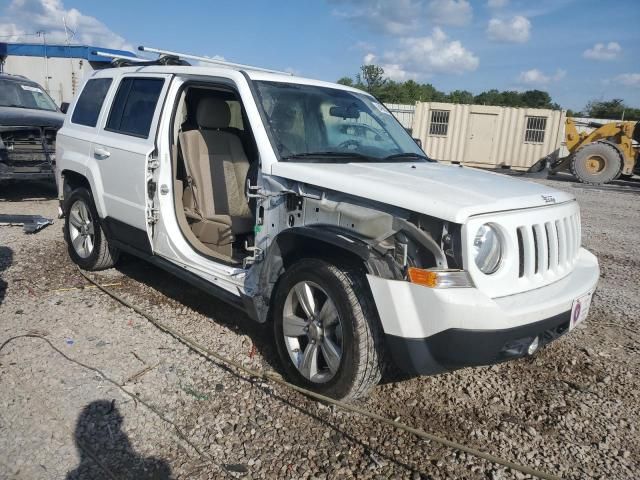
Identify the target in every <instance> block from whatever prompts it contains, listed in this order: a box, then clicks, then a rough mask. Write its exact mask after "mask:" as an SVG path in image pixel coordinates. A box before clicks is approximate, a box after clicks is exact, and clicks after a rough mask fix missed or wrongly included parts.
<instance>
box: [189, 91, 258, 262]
mask: <svg viewBox="0 0 640 480" xmlns="http://www.w3.org/2000/svg"><path fill="white" fill-rule="evenodd" d="M230 118H231V113H230V110H229V105H228V104H227V102H225V101H224V100H221V99H218V98H213V97H206V98H203V99H202V100H200V102H199V103H198V108H197V111H196V121H197V124H198V129H197V130H190V131H187V132H181V133H180V134H179V135H178V141H179V144H180V148H181V153H182V158H183V159H184V164H185V170H186V173H187V177H188V178H187V182H186V183H187V185H186V188H185V190H184V196H183V204H184V210H185V214H186V215H187V217H188V218H189V221H190V225H191V229H192V230H193V233H194V234H195V235H196V236H197V237H198V239H199V240H200V241H201V242H202V243H204V244H205V245H206V246H207V247H209V248H211V249H213V250H216V251H217V252H219V253H221V254H223V255H226V256H229V257H231V256H232V245H231V244H232V242H233V240H234V239H235V235H237V234H242V233H249V232H251V231H252V230H253V228H254V223H255V221H254V219H253V216H252V215H251V211H250V209H249V204H248V203H247V198H246V195H245V180H246V178H247V172H248V170H249V160H248V159H247V157H246V155H245V152H244V149H243V148H242V143H241V141H240V139H239V138H238V137H237V136H236V135H234V134H233V133H231V132H228V131H224V130H221V129H224V128H227V127H229V120H230Z"/></svg>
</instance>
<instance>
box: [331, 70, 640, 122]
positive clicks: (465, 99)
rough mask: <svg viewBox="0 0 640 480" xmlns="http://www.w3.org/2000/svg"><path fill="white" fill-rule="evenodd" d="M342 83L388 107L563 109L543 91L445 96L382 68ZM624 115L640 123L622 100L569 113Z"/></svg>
mask: <svg viewBox="0 0 640 480" xmlns="http://www.w3.org/2000/svg"><path fill="white" fill-rule="evenodd" d="M338 83H340V84H342V85H348V86H351V87H355V88H359V89H361V90H365V91H367V92H369V93H371V94H372V95H374V96H375V97H376V98H378V99H379V100H380V101H382V102H384V103H403V104H413V103H415V102H443V103H464V104H477V105H495V106H500V107H530V108H550V109H553V110H559V109H560V108H561V106H560V105H559V104H558V103H556V102H554V101H553V100H552V98H551V95H549V93H548V92H545V91H543V90H527V91H524V92H519V91H515V90H505V91H499V90H496V89H491V90H487V91H485V92H482V93H479V94H478V95H474V94H473V93H472V92H470V91H468V90H454V91H452V92H449V93H445V92H442V91H440V90H438V89H437V88H436V87H434V86H433V85H432V84H430V83H418V82H416V81H414V80H407V81H405V82H396V81H394V80H391V79H389V78H387V77H385V74H384V69H383V68H382V67H380V66H379V65H363V66H362V67H360V72H359V73H358V74H356V75H355V77H353V78H352V77H346V76H345V77H342V78H340V79H339V80H338ZM623 112H624V119H625V120H640V109H638V108H631V107H628V106H627V105H625V104H624V102H623V101H622V100H621V99H613V100H609V101H602V100H592V101H590V102H589V103H587V105H586V106H585V108H584V110H583V111H579V112H577V111H572V110H567V115H568V116H576V117H593V118H611V119H620V118H622V114H623Z"/></svg>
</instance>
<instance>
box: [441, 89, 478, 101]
mask: <svg viewBox="0 0 640 480" xmlns="http://www.w3.org/2000/svg"><path fill="white" fill-rule="evenodd" d="M447 101H449V102H451V103H463V104H471V103H473V93H471V92H469V91H467V90H454V91H453V92H451V93H450V94H449V95H447Z"/></svg>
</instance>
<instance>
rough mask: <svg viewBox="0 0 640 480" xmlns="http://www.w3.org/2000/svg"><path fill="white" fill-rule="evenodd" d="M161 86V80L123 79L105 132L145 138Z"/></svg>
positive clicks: (147, 134)
mask: <svg viewBox="0 0 640 480" xmlns="http://www.w3.org/2000/svg"><path fill="white" fill-rule="evenodd" d="M163 84H164V80H163V79H161V78H124V79H123V80H122V81H121V82H120V86H119V87H118V93H116V97H115V99H114V100H113V106H112V107H111V113H109V119H108V120H107V126H106V127H105V130H109V131H111V132H118V133H123V134H125V135H133V136H135V137H144V138H147V137H148V136H149V129H150V128H151V121H152V120H153V113H154V112H155V110H156V104H157V103H158V98H159V97H160V91H161V90H162V85H163Z"/></svg>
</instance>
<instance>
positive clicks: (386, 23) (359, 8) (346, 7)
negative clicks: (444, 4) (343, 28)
mask: <svg viewBox="0 0 640 480" xmlns="http://www.w3.org/2000/svg"><path fill="white" fill-rule="evenodd" d="M329 1H330V3H333V4H335V5H337V8H336V9H334V10H333V14H334V15H336V16H338V17H340V18H344V19H347V20H351V21H353V22H355V23H358V24H361V23H364V24H365V25H367V26H368V27H369V28H370V29H371V30H374V31H375V32H379V31H382V32H383V33H387V34H390V35H403V34H406V33H407V31H408V30H413V29H415V28H417V27H418V25H419V20H420V17H421V16H422V15H423V11H424V1H423V0H396V1H393V2H389V1H387V0H329Z"/></svg>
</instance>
